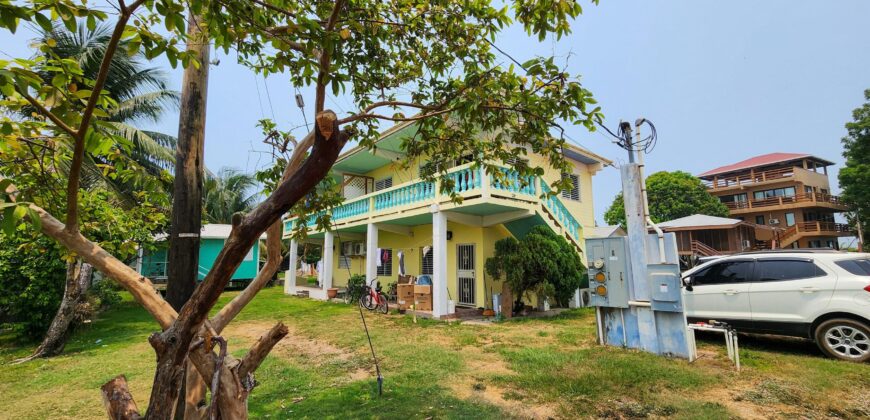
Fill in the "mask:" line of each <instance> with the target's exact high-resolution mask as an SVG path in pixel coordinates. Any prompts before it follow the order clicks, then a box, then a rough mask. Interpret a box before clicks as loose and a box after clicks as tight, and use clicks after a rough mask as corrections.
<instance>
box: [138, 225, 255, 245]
mask: <svg viewBox="0 0 870 420" xmlns="http://www.w3.org/2000/svg"><path fill="white" fill-rule="evenodd" d="M232 230H233V225H225V224H220V223H209V224H207V225H203V226H202V229H201V230H200V233H199V237H200V238H201V239H227V238H229V237H230V231H232ZM167 236H169V235H167V234H165V233H161V234H159V235H155V236H154V239H155V240H158V241H162V240H164V239H166V237H167ZM260 239H266V233H265V232H264V233H263V234H262V235H260Z"/></svg>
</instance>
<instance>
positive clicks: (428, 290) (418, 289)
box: [414, 284, 432, 296]
mask: <svg viewBox="0 0 870 420" xmlns="http://www.w3.org/2000/svg"><path fill="white" fill-rule="evenodd" d="M414 294H415V295H419V294H425V295H430V296H431V295H432V286H419V285H416V284H415V285H414Z"/></svg>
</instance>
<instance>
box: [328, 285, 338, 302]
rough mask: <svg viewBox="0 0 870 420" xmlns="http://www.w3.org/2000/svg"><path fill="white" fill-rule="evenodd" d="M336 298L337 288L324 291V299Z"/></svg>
mask: <svg viewBox="0 0 870 420" xmlns="http://www.w3.org/2000/svg"><path fill="white" fill-rule="evenodd" d="M336 296H338V288H337V287H330V288H329V289H326V297H327V298H329V299H335V297H336Z"/></svg>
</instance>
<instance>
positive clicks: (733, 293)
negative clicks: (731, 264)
mask: <svg viewBox="0 0 870 420" xmlns="http://www.w3.org/2000/svg"><path fill="white" fill-rule="evenodd" d="M723 293H725V294H726V295H728V296H734V295H736V294H738V293H740V292H739V291H737V290H734V289H728V290H726V291H724V292H723Z"/></svg>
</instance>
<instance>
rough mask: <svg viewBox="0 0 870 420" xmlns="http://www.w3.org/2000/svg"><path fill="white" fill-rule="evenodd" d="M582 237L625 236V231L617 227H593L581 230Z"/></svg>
mask: <svg viewBox="0 0 870 420" xmlns="http://www.w3.org/2000/svg"><path fill="white" fill-rule="evenodd" d="M583 236H585V237H586V238H609V237H611V236H625V230H623V229H622V227H621V226H619V225H613V226H594V227H586V228H583Z"/></svg>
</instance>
